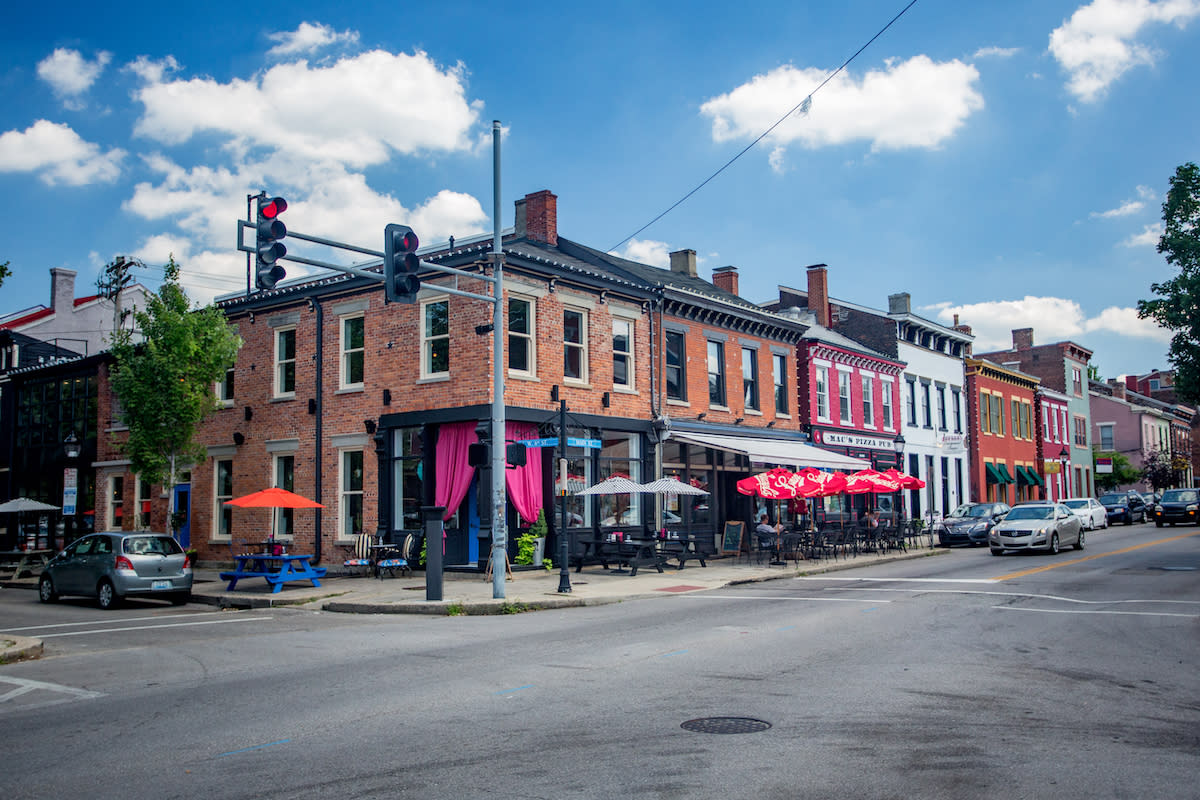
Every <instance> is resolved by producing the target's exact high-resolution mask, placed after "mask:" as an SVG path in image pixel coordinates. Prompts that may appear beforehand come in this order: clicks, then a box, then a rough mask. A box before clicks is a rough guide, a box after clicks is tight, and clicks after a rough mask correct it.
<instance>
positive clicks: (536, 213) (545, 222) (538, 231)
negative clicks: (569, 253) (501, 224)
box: [515, 189, 558, 247]
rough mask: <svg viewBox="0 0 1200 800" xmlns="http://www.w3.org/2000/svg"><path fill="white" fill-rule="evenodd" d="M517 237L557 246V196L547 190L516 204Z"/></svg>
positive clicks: (526, 196) (530, 195)
mask: <svg viewBox="0 0 1200 800" xmlns="http://www.w3.org/2000/svg"><path fill="white" fill-rule="evenodd" d="M515 227H516V233H517V237H518V238H521V239H528V240H529V241H531V242H544V243H545V244H548V245H552V246H555V247H557V246H558V195H556V194H554V193H553V192H551V191H550V190H549V189H543V190H542V191H540V192H534V193H533V194H527V195H525V196H524V197H523V198H521V199H520V200H518V201H517V202H516V219H515Z"/></svg>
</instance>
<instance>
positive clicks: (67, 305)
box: [50, 267, 78, 314]
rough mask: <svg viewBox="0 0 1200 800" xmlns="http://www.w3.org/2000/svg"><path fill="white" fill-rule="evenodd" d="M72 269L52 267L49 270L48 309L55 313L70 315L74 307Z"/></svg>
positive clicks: (73, 273)
mask: <svg viewBox="0 0 1200 800" xmlns="http://www.w3.org/2000/svg"><path fill="white" fill-rule="evenodd" d="M77 274H78V273H77V272H75V270H73V269H63V268H62V267H52V268H51V269H50V307H51V308H52V309H54V310H55V311H59V312H65V313H67V314H70V313H71V309H73V308H74V307H75V276H76V275H77Z"/></svg>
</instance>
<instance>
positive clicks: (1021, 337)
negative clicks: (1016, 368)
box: [1012, 328, 1033, 350]
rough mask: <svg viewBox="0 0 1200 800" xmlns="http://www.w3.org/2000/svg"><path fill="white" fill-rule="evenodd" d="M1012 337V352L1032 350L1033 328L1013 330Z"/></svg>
mask: <svg viewBox="0 0 1200 800" xmlns="http://www.w3.org/2000/svg"><path fill="white" fill-rule="evenodd" d="M1012 337H1013V350H1030V349H1032V348H1033V328H1014V329H1013V332H1012Z"/></svg>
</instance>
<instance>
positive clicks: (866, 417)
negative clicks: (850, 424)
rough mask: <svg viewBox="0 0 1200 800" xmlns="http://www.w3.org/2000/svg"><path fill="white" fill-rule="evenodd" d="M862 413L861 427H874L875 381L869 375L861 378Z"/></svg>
mask: <svg viewBox="0 0 1200 800" xmlns="http://www.w3.org/2000/svg"><path fill="white" fill-rule="evenodd" d="M862 411H863V426H864V427H867V428H874V427H875V379H874V378H872V377H871V376H870V375H863V376H862Z"/></svg>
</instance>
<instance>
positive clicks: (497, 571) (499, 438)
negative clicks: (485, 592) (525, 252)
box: [491, 119, 508, 600]
mask: <svg viewBox="0 0 1200 800" xmlns="http://www.w3.org/2000/svg"><path fill="white" fill-rule="evenodd" d="M500 244H501V243H500V120H498V119H497V120H492V259H491V260H492V598H493V599H497V600H502V599H504V581H505V580H507V576H508V570H507V569H506V568H505V566H506V564H507V563H508V562H507V560H506V559H507V558H508V521H507V519H506V518H505V517H506V514H505V510H506V503H507V500H508V489H507V487H506V486H505V482H504V464H505V453H506V452H507V447H506V442H505V430H504V425H505V423H504V277H503V273H504V251H503V248H502V247H501V246H500Z"/></svg>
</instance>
